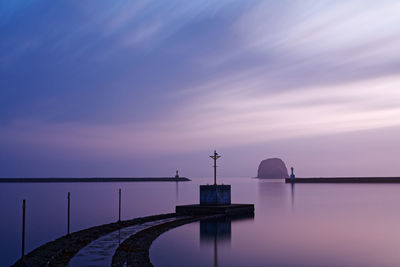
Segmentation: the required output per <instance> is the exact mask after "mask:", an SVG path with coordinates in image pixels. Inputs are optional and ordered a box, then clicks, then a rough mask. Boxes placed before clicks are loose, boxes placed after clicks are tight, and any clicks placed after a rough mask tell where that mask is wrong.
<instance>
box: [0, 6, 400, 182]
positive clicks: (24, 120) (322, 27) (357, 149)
mask: <svg viewBox="0 0 400 267" xmlns="http://www.w3.org/2000/svg"><path fill="white" fill-rule="evenodd" d="M399 25H400V2H399V1H396V0H383V1H375V0H362V1H361V0H360V1H358V0H353V1H338V0H332V1H328V0H321V1H310V0H305V1H285V0H282V1H272V0H271V1H268V0H265V1H255V0H246V1H244V0H243V1H234V0H230V1H227V0H220V1H211V0H210V1H207V0H202V1H200V0H193V1H186V0H168V1H142V0H140V1H121V0H114V1H108V0H84V1H66V0H65V1H64V0H59V1H51V0H43V1H37V0H12V1H11V0H6V1H1V2H0V177H92V176H100V177H105V176H133V177H135V176H138V177H139V176H173V175H174V174H175V170H177V169H179V170H180V174H181V175H182V176H187V177H205V178H206V177H211V176H212V168H211V166H212V162H211V159H210V158H209V157H208V156H209V155H211V154H212V152H213V150H214V149H216V150H217V151H218V152H219V153H220V154H221V155H222V158H221V159H219V169H218V173H219V175H221V176H223V177H253V176H255V175H256V173H257V167H258V164H259V162H260V161H261V160H263V159H266V158H271V157H280V158H282V159H283V160H284V161H285V162H286V164H287V166H288V167H290V166H293V167H294V168H295V173H296V175H297V176H298V177H310V176H313V177H320V176H377V175H378V176H399V175H400V157H399V155H400V142H399V136H400V53H399V47H400V27H399Z"/></svg>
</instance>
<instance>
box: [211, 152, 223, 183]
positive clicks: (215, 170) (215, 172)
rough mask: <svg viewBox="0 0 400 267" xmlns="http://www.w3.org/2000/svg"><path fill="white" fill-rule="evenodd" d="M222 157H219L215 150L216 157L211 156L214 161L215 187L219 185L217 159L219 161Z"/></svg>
mask: <svg viewBox="0 0 400 267" xmlns="http://www.w3.org/2000/svg"><path fill="white" fill-rule="evenodd" d="M220 157H221V156H220V155H218V153H217V151H216V150H214V155H213V156H210V158H212V159H213V160H214V185H217V159H219V158H220Z"/></svg>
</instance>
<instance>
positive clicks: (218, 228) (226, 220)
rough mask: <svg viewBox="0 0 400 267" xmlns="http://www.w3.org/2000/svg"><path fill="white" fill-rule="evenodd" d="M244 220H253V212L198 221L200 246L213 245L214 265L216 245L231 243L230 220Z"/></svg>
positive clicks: (216, 253)
mask: <svg viewBox="0 0 400 267" xmlns="http://www.w3.org/2000/svg"><path fill="white" fill-rule="evenodd" d="M245 220H254V214H248V215H241V216H222V217H216V218H212V219H206V220H201V221H200V246H201V247H209V246H211V247H213V254H214V255H213V256H214V259H213V261H214V266H218V247H219V246H221V245H223V246H225V245H228V246H230V244H231V238H232V222H238V221H245Z"/></svg>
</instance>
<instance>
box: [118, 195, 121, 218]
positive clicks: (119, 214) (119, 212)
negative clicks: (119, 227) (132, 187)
mask: <svg viewBox="0 0 400 267" xmlns="http://www.w3.org/2000/svg"><path fill="white" fill-rule="evenodd" d="M118 222H121V188H120V189H119V207H118Z"/></svg>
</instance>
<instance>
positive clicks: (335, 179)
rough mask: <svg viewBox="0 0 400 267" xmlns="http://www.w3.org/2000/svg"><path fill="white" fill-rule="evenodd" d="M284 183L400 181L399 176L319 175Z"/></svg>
mask: <svg viewBox="0 0 400 267" xmlns="http://www.w3.org/2000/svg"><path fill="white" fill-rule="evenodd" d="M285 182H286V183H327V184H328V183H400V177H331V178H328V177H320V178H295V179H290V178H287V179H285Z"/></svg>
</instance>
